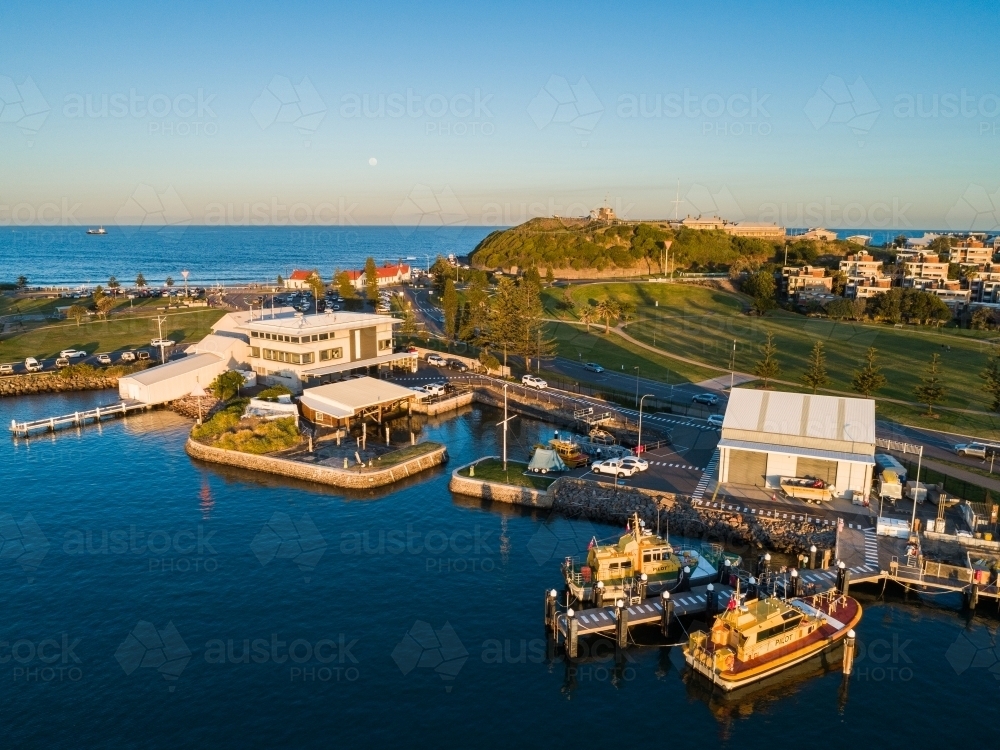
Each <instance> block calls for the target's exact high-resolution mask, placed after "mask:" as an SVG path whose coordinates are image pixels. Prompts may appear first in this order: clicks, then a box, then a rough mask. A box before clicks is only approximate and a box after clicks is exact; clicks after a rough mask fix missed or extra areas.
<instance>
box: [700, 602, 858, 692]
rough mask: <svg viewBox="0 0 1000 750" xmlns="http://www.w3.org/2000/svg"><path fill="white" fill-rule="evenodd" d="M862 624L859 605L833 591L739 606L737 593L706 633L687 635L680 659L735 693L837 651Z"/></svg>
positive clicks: (741, 603)
mask: <svg viewBox="0 0 1000 750" xmlns="http://www.w3.org/2000/svg"><path fill="white" fill-rule="evenodd" d="M744 598H745V597H744ZM860 620H861V605H860V604H858V602H857V601H856V600H855V599H852V598H851V597H849V596H844V595H841V594H838V593H837V592H836V591H829V592H826V593H823V594H817V595H815V596H806V597H796V598H792V599H779V598H777V597H775V596H770V597H763V598H751V599H746V600H745V601H743V600H741V598H740V595H739V591H738V590H737V592H736V595H735V596H733V597H732V599H730V602H729V606H728V607H727V609H726V610H724V611H723V612H722V613H721V614H719V615H717V616H716V618H715V622H714V624H713V625H712V629H711V631H710V632H708V633H706V632H705V631H703V630H698V631H695V632H693V633H691V635H690V637H689V638H688V642H687V645H685V646H684V647H683V652H684V660H685V661H686V662H687V664H688V666H689V667H691V668H692V669H693V670H694V671H695V672H697V673H698V674H700V675H702V676H704V677H706V678H708V679H709V680H711V682H712V683H713V684H715V685H719V686H720V687H722V688H723V689H725V690H735V689H736V688H740V687H743V686H745V685H749V684H750V683H753V682H757V681H759V680H763V679H764V678H766V677H770V676H772V675H775V674H777V673H778V672H781V671H782V670H785V669H788V668H790V667H792V666H794V665H796V664H799V663H801V662H803V661H805V660H807V659H810V658H812V657H814V656H817V655H819V654H821V653H823V652H824V651H826V650H828V649H831V648H833V647H835V646H836V645H837V644H838V643H839V642H840V641H842V640H844V639H845V638H847V637H848V634H849V633H851V632H852V631H853V628H854V627H855V626H856V625H857V624H858V622H860Z"/></svg>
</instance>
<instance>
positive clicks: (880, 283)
mask: <svg viewBox="0 0 1000 750" xmlns="http://www.w3.org/2000/svg"><path fill="white" fill-rule="evenodd" d="M891 288H892V277H890V276H883V275H881V274H879V275H876V276H850V277H848V279H847V285H846V286H845V287H844V297H845V299H868V298H869V297H874V296H875V295H876V294H882V293H883V292H887V291H889V289H891Z"/></svg>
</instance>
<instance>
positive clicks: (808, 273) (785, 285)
mask: <svg viewBox="0 0 1000 750" xmlns="http://www.w3.org/2000/svg"><path fill="white" fill-rule="evenodd" d="M781 287H782V291H783V292H784V293H785V294H786V295H787V296H789V297H796V298H799V297H801V296H802V295H803V294H805V295H812V296H815V295H817V294H819V295H824V294H831V293H832V291H833V277H832V276H827V275H826V269H825V268H819V267H817V266H785V267H784V268H782V269H781ZM800 301H801V300H800Z"/></svg>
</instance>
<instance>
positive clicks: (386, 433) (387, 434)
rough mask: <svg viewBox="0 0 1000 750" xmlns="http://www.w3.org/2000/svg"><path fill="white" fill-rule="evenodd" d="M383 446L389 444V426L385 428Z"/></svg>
mask: <svg viewBox="0 0 1000 750" xmlns="http://www.w3.org/2000/svg"><path fill="white" fill-rule="evenodd" d="M385 444H386V445H388V444H389V425H386V426H385Z"/></svg>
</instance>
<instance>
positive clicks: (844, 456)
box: [719, 388, 875, 497]
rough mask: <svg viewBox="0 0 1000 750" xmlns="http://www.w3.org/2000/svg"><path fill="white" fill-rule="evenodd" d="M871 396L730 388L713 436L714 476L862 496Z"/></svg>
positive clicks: (870, 445) (871, 433)
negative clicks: (793, 482) (800, 482)
mask: <svg viewBox="0 0 1000 750" xmlns="http://www.w3.org/2000/svg"><path fill="white" fill-rule="evenodd" d="M874 455H875V402H874V401H873V400H871V399H863V398H841V397H837V396H813V395H811V394H806V393H782V392H778V391H759V390H754V389H749V388H734V389H733V390H732V392H731V393H730V396H729V405H728V407H727V408H726V417H725V420H724V421H723V423H722V439H721V440H720V441H719V482H720V483H721V484H737V485H738V484H742V485H756V486H758V487H766V488H776V487H778V484H779V481H780V479H781V477H813V478H817V479H822V480H823V481H824V482H828V483H829V484H831V485H833V487H834V488H835V489H836V495H837V496H838V497H852V496H853V493H855V492H859V493H862V494H863V495H866V496H867V493H868V488H869V487H870V486H871V481H872V471H873V467H874V465H875V459H874Z"/></svg>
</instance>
